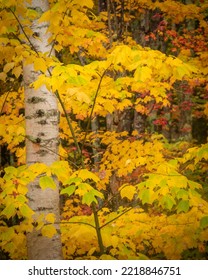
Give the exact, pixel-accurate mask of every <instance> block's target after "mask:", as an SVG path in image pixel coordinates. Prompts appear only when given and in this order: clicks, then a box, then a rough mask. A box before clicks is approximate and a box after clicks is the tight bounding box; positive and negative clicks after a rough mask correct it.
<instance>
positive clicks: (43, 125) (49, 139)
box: [23, 0, 62, 260]
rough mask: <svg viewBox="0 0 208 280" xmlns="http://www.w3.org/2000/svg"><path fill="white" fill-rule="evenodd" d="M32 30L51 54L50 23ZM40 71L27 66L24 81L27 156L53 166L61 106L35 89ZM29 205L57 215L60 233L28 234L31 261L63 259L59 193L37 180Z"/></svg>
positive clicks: (41, 4)
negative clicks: (48, 26) (48, 28)
mask: <svg viewBox="0 0 208 280" xmlns="http://www.w3.org/2000/svg"><path fill="white" fill-rule="evenodd" d="M28 5H29V7H28V8H30V9H33V10H36V11H38V13H40V15H41V14H42V13H43V12H45V11H46V10H48V8H49V4H48V1H47V0H33V1H32V2H31V4H28ZM30 28H31V29H32V31H33V34H35V36H31V37H29V40H30V45H31V43H32V45H33V49H35V51H36V52H39V53H46V52H48V53H50V50H51V46H50V45H49V44H48V37H49V34H48V33H46V31H47V23H45V22H44V23H41V24H40V23H39V22H38V21H37V20H34V21H33V23H32V26H30ZM39 75H40V73H39V72H37V71H35V70H34V67H33V64H29V65H24V67H23V79H24V87H25V119H26V154H27V157H26V158H27V159H26V161H27V164H28V165H31V164H33V163H36V162H42V163H45V164H47V165H50V164H51V163H52V162H54V161H56V160H58V156H57V154H58V141H59V140H58V133H59V132H58V117H59V113H58V107H57V100H56V97H55V95H54V94H53V93H51V92H50V91H49V90H48V89H47V88H46V87H45V86H44V85H43V86H41V87H40V88H39V89H37V90H34V88H32V87H31V86H30V85H31V83H32V82H34V81H35V80H37V79H38V76H39ZM28 199H29V205H30V207H31V208H32V209H33V211H34V212H35V213H36V214H35V217H36V216H38V215H39V214H41V213H43V214H44V215H47V214H48V213H53V214H55V216H56V225H57V226H56V228H57V234H56V235H54V236H53V237H52V238H48V237H45V236H42V235H41V233H40V232H39V231H36V230H35V229H34V231H33V232H32V233H29V234H28V235H27V247H28V259H35V260H41V259H54V260H55V259H62V251H61V247H62V246H61V238H60V229H59V190H58V185H57V189H56V190H55V191H54V190H52V189H49V188H47V189H46V190H42V189H41V188H40V186H39V183H38V180H36V181H35V182H33V183H31V184H30V185H29V186H28ZM35 217H34V218H35Z"/></svg>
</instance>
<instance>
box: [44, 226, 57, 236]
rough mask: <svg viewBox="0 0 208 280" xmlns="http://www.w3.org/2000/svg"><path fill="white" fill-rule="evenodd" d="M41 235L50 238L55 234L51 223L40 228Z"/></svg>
mask: <svg viewBox="0 0 208 280" xmlns="http://www.w3.org/2000/svg"><path fill="white" fill-rule="evenodd" d="M41 233H42V235H43V236H46V237H49V238H52V237H53V236H54V235H55V234H56V229H55V227H54V226H53V225H46V226H44V227H43V228H42V229H41Z"/></svg>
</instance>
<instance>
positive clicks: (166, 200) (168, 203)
mask: <svg viewBox="0 0 208 280" xmlns="http://www.w3.org/2000/svg"><path fill="white" fill-rule="evenodd" d="M161 203H162V206H163V207H165V208H166V209H168V210H171V209H172V208H173V205H174V204H175V201H174V199H173V198H172V197H170V196H168V195H166V196H164V197H163V198H162V201H161Z"/></svg>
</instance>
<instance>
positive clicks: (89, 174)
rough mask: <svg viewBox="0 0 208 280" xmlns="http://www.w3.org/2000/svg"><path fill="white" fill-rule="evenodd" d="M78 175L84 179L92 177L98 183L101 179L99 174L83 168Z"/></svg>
mask: <svg viewBox="0 0 208 280" xmlns="http://www.w3.org/2000/svg"><path fill="white" fill-rule="evenodd" d="M78 177H80V178H81V179H82V180H87V179H92V180H93V181H94V182H96V183H97V182H99V181H100V179H99V177H98V176H97V175H95V174H94V173H92V172H90V171H88V170H87V169H81V170H80V171H79V172H78Z"/></svg>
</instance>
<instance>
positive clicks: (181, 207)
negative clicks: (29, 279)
mask: <svg viewBox="0 0 208 280" xmlns="http://www.w3.org/2000/svg"><path fill="white" fill-rule="evenodd" d="M16 2H17V1H12V0H11V1H3V0H1V1H0V17H1V23H2V24H1V27H0V53H1V56H0V85H1V89H0V145H1V150H0V151H1V154H0V157H1V159H0V164H1V170H0V172H1V177H0V258H6V257H9V258H11V259H27V248H26V234H27V233H28V232H31V231H33V230H39V231H40V232H41V234H42V235H44V236H47V237H49V238H51V237H52V236H53V235H54V234H55V233H56V229H55V227H54V224H55V223H56V220H55V217H54V214H53V213H50V214H48V215H46V216H44V215H40V216H39V217H36V218H34V212H33V210H32V209H31V208H30V207H29V206H28V199H27V185H28V184H29V183H30V182H32V181H34V180H35V179H37V180H39V185H40V188H41V190H40V191H43V192H44V190H45V189H47V188H51V189H56V183H55V181H56V180H58V182H59V185H60V198H61V206H60V211H61V238H62V243H63V253H64V258H65V259H197V258H198V259H207V254H208V195H207V191H208V181H207V160H208V144H207V118H208V103H207V98H208V95H207V90H208V87H207V74H208V53H207V50H208V48H207V47H208V46H207V36H208V33H207V30H208V29H207V18H208V4H207V3H206V1H171V0H164V1H151V0H142V1H137V0H132V1H124V0H123V1H120V0H114V1H107V2H106V1H94V3H93V1H92V0H87V1H77V0H72V1H66V0H59V1H53V0H52V1H49V2H50V9H49V10H48V11H46V12H45V13H43V14H42V15H41V16H40V14H39V11H35V10H32V9H28V8H27V7H26V5H25V3H23V2H30V1H18V3H16ZM184 2H185V4H184ZM186 2H187V3H186ZM189 2H191V3H189ZM106 3H108V5H107V4H106ZM101 4H102V5H101ZM37 18H39V21H40V22H48V23H49V26H48V31H49V32H50V33H51V37H50V42H49V43H52V49H53V50H55V53H56V55H55V56H52V55H51V54H48V53H40V52H36V50H35V48H34V46H33V45H28V42H27V44H26V41H27V40H28V38H29V36H31V30H30V28H28V27H27V28H24V26H25V25H27V26H28V24H31V23H32V22H33V20H35V19H37ZM33 36H35V34H33ZM23 61H24V63H25V64H26V65H27V64H30V63H34V70H35V71H37V72H38V73H39V74H40V75H39V77H38V79H37V80H36V81H35V82H34V83H33V84H31V87H33V88H34V89H38V88H40V87H41V86H42V85H45V86H46V87H47V88H48V89H49V90H51V91H52V92H53V93H54V95H56V97H57V100H58V102H59V113H60V123H59V132H60V134H59V158H60V160H59V161H56V162H54V163H52V164H51V165H50V166H48V165H46V164H44V163H39V162H37V163H34V164H32V165H30V166H27V165H26V164H25V163H26V150H25V140H26V139H29V141H31V142H33V144H34V145H39V146H40V145H42V144H41V139H31V138H30V136H29V135H26V133H25V116H24V109H25V103H24V86H23V85H24V81H23V80H22V79H23V73H22V63H23ZM36 102H37V100H36V99H35V98H33V100H32V99H31V103H33V104H35V103H36ZM37 117H38V116H37Z"/></svg>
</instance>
